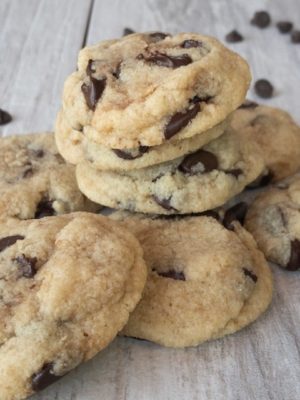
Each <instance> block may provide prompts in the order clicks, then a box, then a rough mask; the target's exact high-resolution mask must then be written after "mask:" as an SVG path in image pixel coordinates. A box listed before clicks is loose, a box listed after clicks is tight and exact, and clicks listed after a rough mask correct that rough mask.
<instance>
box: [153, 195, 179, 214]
mask: <svg viewBox="0 0 300 400" xmlns="http://www.w3.org/2000/svg"><path fill="white" fill-rule="evenodd" d="M153 199H154V200H155V202H156V203H157V204H158V205H160V206H161V207H162V208H164V209H165V210H168V211H178V210H176V208H174V207H172V206H171V199H172V196H170V197H169V198H168V199H160V198H159V197H158V196H155V195H154V196H153Z"/></svg>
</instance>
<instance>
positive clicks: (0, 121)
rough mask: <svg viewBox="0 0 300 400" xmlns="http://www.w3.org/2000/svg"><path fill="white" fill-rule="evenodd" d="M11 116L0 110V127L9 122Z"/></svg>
mask: <svg viewBox="0 0 300 400" xmlns="http://www.w3.org/2000/svg"><path fill="white" fill-rule="evenodd" d="M11 120H12V116H11V115H10V114H9V113H8V112H7V111H4V110H2V109H1V108H0V125H5V124H8V123H9V122H11Z"/></svg>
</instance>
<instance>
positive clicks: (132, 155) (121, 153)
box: [112, 146, 149, 160]
mask: <svg viewBox="0 0 300 400" xmlns="http://www.w3.org/2000/svg"><path fill="white" fill-rule="evenodd" d="M112 150H113V152H114V153H115V154H116V155H117V156H118V157H119V158H123V159H124V160H135V159H136V158H140V157H142V156H143V155H144V154H145V153H147V152H148V151H149V147H148V146H139V147H138V148H137V149H135V150H134V152H132V151H130V150H120V149H112Z"/></svg>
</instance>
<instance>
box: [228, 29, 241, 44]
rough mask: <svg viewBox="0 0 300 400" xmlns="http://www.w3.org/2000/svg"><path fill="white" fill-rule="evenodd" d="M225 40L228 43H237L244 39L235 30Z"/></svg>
mask: <svg viewBox="0 0 300 400" xmlns="http://www.w3.org/2000/svg"><path fill="white" fill-rule="evenodd" d="M225 40H226V42H228V43H237V42H242V41H243V40H244V37H243V36H242V35H241V34H240V33H239V32H238V31H236V30H235V29H234V30H233V31H231V32H229V33H227V35H226V36H225Z"/></svg>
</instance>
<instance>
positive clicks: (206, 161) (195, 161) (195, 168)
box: [178, 149, 219, 175]
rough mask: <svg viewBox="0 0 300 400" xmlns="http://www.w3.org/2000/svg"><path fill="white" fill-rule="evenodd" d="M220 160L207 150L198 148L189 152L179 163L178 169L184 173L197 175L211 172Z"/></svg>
mask: <svg viewBox="0 0 300 400" xmlns="http://www.w3.org/2000/svg"><path fill="white" fill-rule="evenodd" d="M218 166H219V162H218V159H217V157H216V156H215V155H214V154H213V153H211V152H209V151H206V150H202V149H200V150H198V151H196V152H195V153H191V154H188V155H187V156H186V157H185V158H184V159H183V160H182V161H181V163H180V164H179V166H178V169H179V171H181V172H182V173H184V174H189V175H195V174H197V173H199V172H200V173H205V172H210V171H212V170H214V169H217V168H218Z"/></svg>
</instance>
